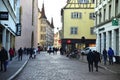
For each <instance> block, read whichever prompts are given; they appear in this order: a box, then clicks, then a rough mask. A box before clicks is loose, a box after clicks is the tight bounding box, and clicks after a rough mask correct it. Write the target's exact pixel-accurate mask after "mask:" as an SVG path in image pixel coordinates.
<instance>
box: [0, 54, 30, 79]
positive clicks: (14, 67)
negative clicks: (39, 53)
mask: <svg viewBox="0 0 120 80" xmlns="http://www.w3.org/2000/svg"><path fill="white" fill-rule="evenodd" d="M27 62H28V56H27V55H23V59H22V61H18V58H17V56H16V57H14V58H13V60H12V61H9V63H8V67H7V71H6V72H3V71H0V80H13V78H14V77H15V76H17V75H18V73H19V72H20V71H21V70H22V69H23V68H24V66H25V65H26V64H27Z"/></svg>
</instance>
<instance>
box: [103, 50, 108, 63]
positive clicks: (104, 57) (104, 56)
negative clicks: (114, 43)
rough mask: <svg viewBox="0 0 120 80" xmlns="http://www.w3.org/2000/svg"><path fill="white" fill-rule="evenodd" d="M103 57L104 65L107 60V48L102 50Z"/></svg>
mask: <svg viewBox="0 0 120 80" xmlns="http://www.w3.org/2000/svg"><path fill="white" fill-rule="evenodd" d="M103 59H104V65H106V62H107V50H106V49H104V50H103Z"/></svg>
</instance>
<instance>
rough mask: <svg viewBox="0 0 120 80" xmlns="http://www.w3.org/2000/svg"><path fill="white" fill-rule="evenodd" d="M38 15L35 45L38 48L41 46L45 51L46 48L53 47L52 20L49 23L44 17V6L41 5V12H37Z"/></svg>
mask: <svg viewBox="0 0 120 80" xmlns="http://www.w3.org/2000/svg"><path fill="white" fill-rule="evenodd" d="M38 13H39V15H38V29H37V35H38V39H37V43H38V46H41V47H42V48H43V49H46V48H47V47H48V46H53V41H54V25H53V19H51V23H50V22H49V21H48V20H47V17H46V15H45V8H44V4H43V5H42V10H41V11H40V10H39V12H38Z"/></svg>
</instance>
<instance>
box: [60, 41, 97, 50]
mask: <svg viewBox="0 0 120 80" xmlns="http://www.w3.org/2000/svg"><path fill="white" fill-rule="evenodd" d="M61 45H62V48H63V49H64V50H66V51H73V50H74V49H75V48H77V49H83V48H85V47H88V46H95V45H96V40H95V39H85V41H82V39H62V41H61Z"/></svg>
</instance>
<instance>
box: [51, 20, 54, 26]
mask: <svg viewBox="0 0 120 80" xmlns="http://www.w3.org/2000/svg"><path fill="white" fill-rule="evenodd" d="M51 27H52V28H54V24H53V18H51Z"/></svg>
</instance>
